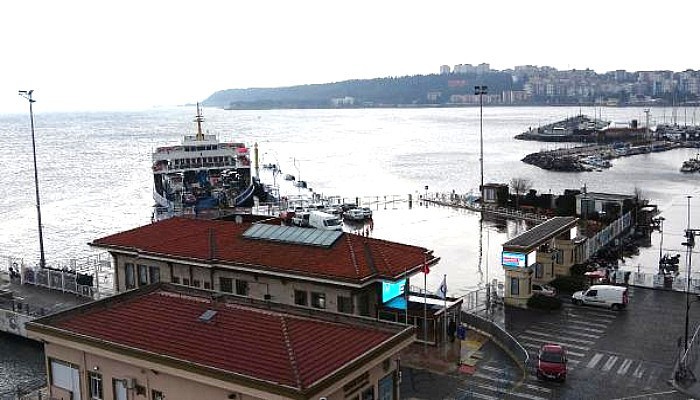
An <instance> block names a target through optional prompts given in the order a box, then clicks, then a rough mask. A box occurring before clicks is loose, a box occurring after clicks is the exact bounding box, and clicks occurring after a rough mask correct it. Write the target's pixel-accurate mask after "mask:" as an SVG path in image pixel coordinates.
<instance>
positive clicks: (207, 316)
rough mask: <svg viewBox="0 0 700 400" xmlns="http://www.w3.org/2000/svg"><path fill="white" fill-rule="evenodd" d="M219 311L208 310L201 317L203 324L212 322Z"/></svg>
mask: <svg viewBox="0 0 700 400" xmlns="http://www.w3.org/2000/svg"><path fill="white" fill-rule="evenodd" d="M216 313H217V311H216V310H207V311H205V312H203V313H202V315H200V316H199V320H200V321H202V322H210V321H211V320H212V318H214V316H215V315H216Z"/></svg>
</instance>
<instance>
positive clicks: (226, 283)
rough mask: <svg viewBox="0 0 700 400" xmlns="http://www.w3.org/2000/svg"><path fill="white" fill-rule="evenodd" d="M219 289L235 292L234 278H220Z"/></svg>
mask: <svg viewBox="0 0 700 400" xmlns="http://www.w3.org/2000/svg"><path fill="white" fill-rule="evenodd" d="M219 290H221V291H222V292H226V293H233V279H231V278H224V277H221V278H219Z"/></svg>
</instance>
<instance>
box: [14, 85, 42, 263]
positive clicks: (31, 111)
mask: <svg viewBox="0 0 700 400" xmlns="http://www.w3.org/2000/svg"><path fill="white" fill-rule="evenodd" d="M32 93H34V90H20V91H19V95H20V96H22V97H24V98H25V99H27V100H28V101H29V122H30V124H31V128H32V155H33V156H34V188H35V191H36V215H37V224H38V226H39V256H40V258H39V267H41V268H42V269H43V268H44V267H46V258H45V257H44V235H43V233H42V229H41V202H40V201H39V173H38V172H37V168H36V142H35V141H34V109H33V107H32V105H33V104H34V102H35V101H36V100H34V99H33V98H32Z"/></svg>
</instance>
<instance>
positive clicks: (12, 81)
mask: <svg viewBox="0 0 700 400" xmlns="http://www.w3.org/2000/svg"><path fill="white" fill-rule="evenodd" d="M699 10H700V5H698V4H695V2H693V1H688V0H684V1H677V0H667V1H663V2H659V1H654V2H640V1H623V0H605V1H600V0H589V1H579V2H571V1H569V2H567V1H561V0H559V1H532V0H531V1H522V0H514V1H497V0H488V1H471V0H469V1H467V0H458V1H450V0H445V1H406V0H403V1H389V0H373V1H364V0H353V1H333V0H323V1H305V0H295V1H290V0H286V1H276V0H275V1H262V0H247V1H239V0H228V1H218V2H214V1H207V0H196V1H188V2H184V1H179V0H175V1H172V0H171V1H153V0H138V1H132V0H119V1H112V0H97V1H95V0H92V1H71V0H63V1H56V0H48V1H46V0H31V1H28V0H25V1H21V0H16V1H15V0H12V1H7V2H4V3H3V6H2V10H1V11H0V35H1V38H2V39H1V40H2V41H1V42H0V43H2V47H1V48H2V67H1V69H0V71H1V72H2V74H1V75H0V112H22V111H24V110H26V106H27V105H26V100H25V101H23V100H22V99H21V98H20V97H18V96H17V91H18V90H20V89H22V90H27V89H34V90H35V92H34V97H35V99H37V101H38V103H37V105H36V107H37V110H47V111H48V110H91V109H124V108H143V107H151V106H159V105H177V104H184V103H192V102H196V101H200V100H203V99H205V98H206V97H208V96H209V95H210V94H212V93H213V92H215V91H217V90H221V89H229V88H248V87H276V86H289V85H298V84H306V83H326V82H334V81H342V80H346V79H354V78H360V79H362V78H376V77H386V76H403V75H415V74H431V73H437V72H439V67H440V65H442V64H447V65H450V66H454V65H455V64H473V65H476V64H480V63H489V64H490V65H491V68H492V69H508V68H512V67H514V66H516V65H525V64H531V65H539V66H544V65H547V66H552V67H555V68H557V69H560V70H564V69H574V68H575V69H585V68H591V69H593V70H595V71H596V72H599V73H602V72H606V71H611V70H615V69H626V70H628V71H639V70H673V71H683V70H686V69H700V51H699V50H698V47H697V43H696V40H697V37H698V31H697V27H698V22H697V19H698V15H699V14H698V11H699Z"/></svg>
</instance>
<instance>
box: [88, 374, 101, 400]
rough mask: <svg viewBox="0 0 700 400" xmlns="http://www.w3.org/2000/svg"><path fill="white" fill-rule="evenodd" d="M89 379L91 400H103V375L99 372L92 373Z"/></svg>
mask: <svg viewBox="0 0 700 400" xmlns="http://www.w3.org/2000/svg"><path fill="white" fill-rule="evenodd" d="M88 379H89V381H90V399H93V400H102V399H103V397H102V375H101V374H98V373H97V372H90V373H89V374H88Z"/></svg>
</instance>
